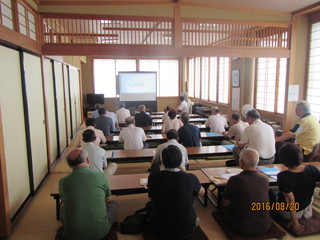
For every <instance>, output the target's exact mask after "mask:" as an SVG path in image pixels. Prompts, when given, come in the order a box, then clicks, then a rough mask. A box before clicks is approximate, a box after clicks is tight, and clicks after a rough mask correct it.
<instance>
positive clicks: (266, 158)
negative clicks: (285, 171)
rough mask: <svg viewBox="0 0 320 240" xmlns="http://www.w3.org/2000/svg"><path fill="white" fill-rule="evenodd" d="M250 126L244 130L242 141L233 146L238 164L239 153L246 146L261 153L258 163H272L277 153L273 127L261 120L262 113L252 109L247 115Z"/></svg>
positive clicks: (237, 163)
mask: <svg viewBox="0 0 320 240" xmlns="http://www.w3.org/2000/svg"><path fill="white" fill-rule="evenodd" d="M246 118H247V122H248V123H249V125H250V126H248V127H246V129H245V130H244V131H243V134H242V137H241V140H240V142H239V143H238V145H237V146H235V147H234V148H233V156H234V159H235V164H236V166H239V154H240V151H241V150H242V149H243V148H244V147H246V146H247V147H248V148H253V149H255V150H256V151H257V152H258V153H259V163H258V165H267V164H272V163H273V161H274V154H275V152H276V151H275V138H274V131H273V129H272V127H271V126H270V125H268V124H266V123H264V122H262V121H261V120H260V114H259V112H258V111H257V110H256V109H252V110H251V111H249V112H248V113H247V115H246Z"/></svg>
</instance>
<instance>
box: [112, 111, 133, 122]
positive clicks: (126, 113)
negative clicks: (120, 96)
mask: <svg viewBox="0 0 320 240" xmlns="http://www.w3.org/2000/svg"><path fill="white" fill-rule="evenodd" d="M116 114H117V118H118V121H119V122H124V121H125V120H126V118H127V117H130V116H131V115H130V111H129V110H128V109H125V108H120V109H119V110H117V111H116Z"/></svg>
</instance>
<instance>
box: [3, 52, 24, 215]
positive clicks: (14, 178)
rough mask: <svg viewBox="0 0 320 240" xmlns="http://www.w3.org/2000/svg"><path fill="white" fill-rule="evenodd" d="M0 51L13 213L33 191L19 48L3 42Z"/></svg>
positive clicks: (7, 164) (5, 134) (5, 152)
mask: <svg viewBox="0 0 320 240" xmlns="http://www.w3.org/2000/svg"><path fill="white" fill-rule="evenodd" d="M0 53H1V54H0V73H1V77H0V78H1V81H0V108H1V112H2V131H3V135H4V155H5V160H6V171H7V178H8V179H7V181H8V190H9V203H10V211H11V217H12V216H13V215H14V214H15V213H16V212H17V210H18V209H19V207H20V206H21V205H22V203H23V202H24V201H25V200H26V198H27V197H28V195H29V194H30V185H29V170H28V157H27V147H26V146H27V142H26V134H25V130H26V129H25V118H24V107H23V95H22V87H21V70H20V57H19V52H18V51H15V50H12V49H9V48H6V47H3V46H0ZM0 127H1V126H0Z"/></svg>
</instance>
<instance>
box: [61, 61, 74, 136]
mask: <svg viewBox="0 0 320 240" xmlns="http://www.w3.org/2000/svg"><path fill="white" fill-rule="evenodd" d="M63 75H64V95H65V102H66V105H65V106H66V119H67V139H68V142H69V140H70V139H71V135H72V134H71V116H70V89H69V74H68V66H67V65H63Z"/></svg>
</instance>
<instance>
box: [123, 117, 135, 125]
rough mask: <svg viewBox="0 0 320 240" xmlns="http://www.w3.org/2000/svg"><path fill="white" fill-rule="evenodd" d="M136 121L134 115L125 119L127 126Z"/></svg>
mask: <svg viewBox="0 0 320 240" xmlns="http://www.w3.org/2000/svg"><path fill="white" fill-rule="evenodd" d="M134 123H135V120H134V117H133V116H130V117H127V118H126V119H125V124H126V126H129V125H130V124H134Z"/></svg>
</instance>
